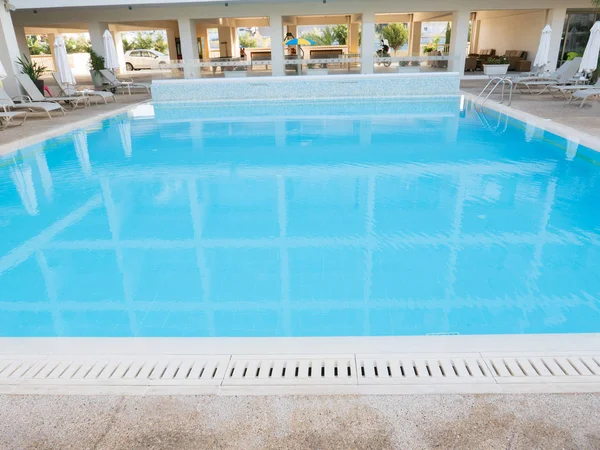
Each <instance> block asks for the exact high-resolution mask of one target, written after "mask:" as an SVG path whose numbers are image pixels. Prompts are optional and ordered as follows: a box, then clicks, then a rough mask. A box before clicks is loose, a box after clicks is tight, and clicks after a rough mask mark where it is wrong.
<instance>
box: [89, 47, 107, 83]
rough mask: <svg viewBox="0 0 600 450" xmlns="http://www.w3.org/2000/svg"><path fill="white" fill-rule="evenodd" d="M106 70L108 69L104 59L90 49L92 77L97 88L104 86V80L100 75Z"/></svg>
mask: <svg viewBox="0 0 600 450" xmlns="http://www.w3.org/2000/svg"><path fill="white" fill-rule="evenodd" d="M104 69H106V67H104V57H102V56H100V55H99V54H98V53H96V52H95V51H94V49H93V48H90V75H91V76H92V81H93V82H94V87H96V88H101V87H102V85H103V84H104V78H103V77H102V74H101V73H100V71H101V70H104Z"/></svg>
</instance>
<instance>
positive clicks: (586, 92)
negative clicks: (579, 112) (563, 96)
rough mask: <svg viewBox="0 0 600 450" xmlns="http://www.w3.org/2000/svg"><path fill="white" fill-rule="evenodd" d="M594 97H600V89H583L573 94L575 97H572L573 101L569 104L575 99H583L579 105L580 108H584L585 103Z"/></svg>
mask: <svg viewBox="0 0 600 450" xmlns="http://www.w3.org/2000/svg"><path fill="white" fill-rule="evenodd" d="M592 97H600V89H599V88H594V89H581V90H579V91H575V92H573V95H571V99H570V100H569V103H571V102H572V101H573V100H574V99H581V104H580V105H579V107H580V108H583V105H584V103H585V102H586V101H587V100H588V99H590V98H592Z"/></svg>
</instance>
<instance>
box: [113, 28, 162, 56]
mask: <svg viewBox="0 0 600 450" xmlns="http://www.w3.org/2000/svg"><path fill="white" fill-rule="evenodd" d="M121 40H122V42H123V51H124V52H126V51H129V50H135V49H145V50H156V51H158V52H161V53H166V52H167V50H168V48H169V46H168V44H167V42H166V40H165V33H164V32H163V31H138V32H137V33H136V35H135V37H134V38H133V39H131V40H129V39H127V37H123V38H122V39H121Z"/></svg>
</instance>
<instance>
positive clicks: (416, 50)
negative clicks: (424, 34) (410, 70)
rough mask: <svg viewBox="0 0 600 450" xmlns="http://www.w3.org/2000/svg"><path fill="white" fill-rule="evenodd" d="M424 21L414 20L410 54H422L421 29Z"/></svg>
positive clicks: (409, 45)
mask: <svg viewBox="0 0 600 450" xmlns="http://www.w3.org/2000/svg"><path fill="white" fill-rule="evenodd" d="M422 27H423V22H413V23H412V30H411V32H410V42H409V43H408V51H409V52H410V56H421V30H422Z"/></svg>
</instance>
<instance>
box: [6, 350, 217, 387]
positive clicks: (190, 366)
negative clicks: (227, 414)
mask: <svg viewBox="0 0 600 450" xmlns="http://www.w3.org/2000/svg"><path fill="white" fill-rule="evenodd" d="M228 362H229V357H228V356H223V357H207V358H198V357H190V358H181V359H151V358H149V359H146V358H131V359H128V358H106V359H98V360H82V359H76V358H74V359H71V358H67V357H63V358H60V359H58V358H56V359H54V358H48V359H43V360H2V361H0V384H13V383H14V382H15V381H21V382H27V383H30V384H64V383H68V384H98V385H110V384H119V385H152V384H160V385H171V384H184V385H190V384H192V385H220V384H221V381H222V379H223V376H224V375H225V369H226V367H227V363H228Z"/></svg>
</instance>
